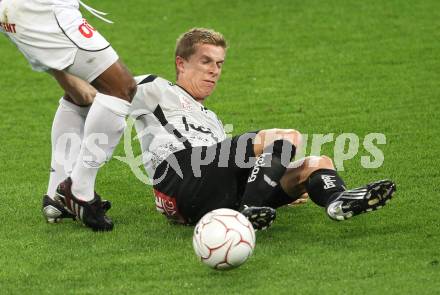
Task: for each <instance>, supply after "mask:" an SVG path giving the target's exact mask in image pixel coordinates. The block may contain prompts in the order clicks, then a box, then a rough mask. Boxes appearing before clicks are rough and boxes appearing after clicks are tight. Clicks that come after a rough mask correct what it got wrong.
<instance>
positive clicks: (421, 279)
mask: <svg viewBox="0 0 440 295" xmlns="http://www.w3.org/2000/svg"><path fill="white" fill-rule="evenodd" d="M87 3H88V4H89V5H91V6H93V7H95V8H98V9H100V10H103V11H107V12H110V15H109V17H110V19H112V20H114V21H115V24H114V25H107V24H105V23H103V22H100V21H99V20H97V19H96V18H94V17H93V16H90V15H89V14H88V13H84V15H85V16H86V17H87V18H88V20H89V22H90V23H91V24H93V25H94V26H95V27H97V28H98V29H99V30H100V31H101V32H102V33H103V35H104V36H106V38H107V39H109V41H111V43H112V45H113V46H114V48H115V49H116V50H117V51H118V53H119V54H120V56H121V57H122V59H123V60H124V61H125V63H126V64H127V65H128V67H129V68H130V69H131V70H132V72H133V73H134V74H144V73H155V74H158V75H161V76H163V77H166V78H168V79H171V80H172V79H173V78H174V66H173V50H174V43H175V39H176V38H177V36H178V35H179V34H180V33H182V32H183V31H185V30H187V29H189V28H191V27H195V26H203V27H211V28H215V29H216V30H218V31H221V32H223V33H224V35H225V36H226V37H227V39H228V41H229V43H230V49H229V51H228V54H227V60H226V64H225V66H224V71H223V76H222V79H221V80H220V83H219V85H218V88H217V90H216V92H215V93H214V95H213V96H212V97H211V98H210V99H209V100H208V102H207V106H208V107H209V108H210V109H212V110H214V111H215V112H217V113H218V114H219V116H220V118H221V119H222V120H223V122H224V123H228V124H233V125H234V131H233V134H239V133H241V132H244V131H247V130H255V129H260V128H273V127H279V128H295V129H298V130H300V131H301V132H303V133H307V134H313V133H320V134H327V133H334V134H335V135H339V134H341V133H344V132H349V133H355V134H357V135H358V136H359V137H360V138H361V139H362V138H363V137H364V136H365V135H367V134H368V133H371V132H379V133H383V134H385V135H386V139H387V143H386V144H385V145H381V146H380V148H381V150H382V151H383V153H384V156H385V161H384V163H383V165H382V166H381V167H380V168H377V169H365V168H363V167H362V165H361V156H364V155H368V153H367V152H366V151H365V149H364V148H362V147H361V148H360V150H359V153H358V154H357V155H356V156H355V157H354V158H353V159H351V160H349V161H346V162H345V163H344V164H345V170H344V171H341V175H342V176H343V177H344V178H345V180H346V182H347V184H348V185H349V186H352V187H354V186H359V185H363V184H364V183H366V182H369V181H372V180H375V179H382V178H391V179H393V180H394V181H396V183H397V188H398V191H397V193H396V195H395V198H394V199H393V201H392V202H391V203H390V205H389V206H387V207H386V208H384V209H383V210H380V211H378V212H373V213H371V214H365V215H361V216H359V217H356V218H353V219H352V220H349V221H346V222H340V223H338V222H333V221H331V220H330V219H329V218H327V217H326V215H325V213H324V211H323V210H322V209H321V208H318V207H317V206H315V205H313V204H312V202H309V203H307V204H306V205H304V206H301V207H297V208H282V209H280V210H279V211H278V216H279V217H278V219H277V221H276V223H275V224H274V226H273V227H272V228H271V229H270V230H268V231H266V232H259V233H258V234H257V244H256V248H255V252H254V255H253V256H252V257H251V259H250V260H249V261H248V262H247V263H246V264H245V265H243V266H242V267H240V268H238V269H235V270H232V271H228V272H218V271H213V270H210V269H208V268H207V267H205V266H204V265H202V264H200V263H199V262H198V261H197V260H196V257H195V255H194V254H193V250H192V245H191V237H192V228H191V227H182V226H175V225H171V224H169V223H168V222H167V221H166V220H165V218H163V217H162V216H161V215H159V214H158V213H156V211H155V208H154V202H153V197H152V193H151V188H150V187H147V186H145V185H144V184H142V183H141V182H140V181H138V180H137V179H136V178H135V177H134V176H133V174H132V172H131V170H130V169H129V168H128V166H127V165H126V164H124V163H122V162H120V161H118V160H112V161H111V162H110V163H108V164H107V165H106V166H105V168H103V169H102V170H101V171H100V173H99V175H98V181H97V190H98V191H99V192H100V193H101V194H102V195H103V196H105V197H106V198H108V199H110V200H112V201H113V205H114V207H113V209H112V210H111V211H110V216H111V217H112V218H113V219H114V221H115V226H116V227H115V230H114V231H113V232H111V233H104V234H97V233H93V232H91V231H90V230H88V229H86V228H84V227H82V226H80V225H79V224H77V223H74V222H69V221H68V222H64V223H62V224H56V225H50V224H46V223H45V222H44V221H43V218H42V216H41V213H40V202H41V196H42V194H43V193H44V192H45V189H46V183H47V178H48V170H49V161H50V127H51V122H52V118H53V115H54V112H55V110H56V107H57V102H58V99H59V97H60V96H61V95H62V92H61V90H60V89H59V88H58V87H57V84H56V83H55V81H54V80H53V79H51V78H50V77H49V76H48V75H46V74H41V73H35V72H32V71H31V70H30V68H29V66H28V65H27V63H26V61H25V59H24V58H23V57H22V56H21V54H20V53H19V52H18V51H17V50H16V49H15V47H14V46H13V45H12V44H11V43H10V42H9V41H7V39H6V38H4V37H3V36H2V37H0V53H1V56H0V74H1V78H0V96H1V99H0V104H1V111H0V132H1V133H0V135H1V137H0V138H1V141H0V142H1V144H0V168H1V169H0V171H1V172H0V173H1V175H0V201H1V202H0V293H1V294H9V293H14V294H50V293H52V294H54V293H67V294H98V293H102V294H440V263H439V261H440V237H439V235H440V226H439V216H440V215H439V212H440V211H439V209H440V208H439V207H440V206H439V204H440V201H439V200H440V199H439V179H440V177H439V175H440V173H439V166H440V160H439V156H438V151H439V146H440V137H439V135H440V134H439V130H440V116H439V108H440V89H439V85H440V84H439V81H440V23H439V20H440V2H439V1H437V0H425V1H421V0H420V1H418V0H414V1H400V0H390V1H381V0H370V1H355V0H337V1H317V0H311V1H297V0H294V1H288V0H283V1H282V0H279V1H277V0H275V1H264V0H255V1H244V0H238V1H220V0H207V1H195V0H182V1H158V0H151V1H150V0H148V1H147V0H145V1H141V0H127V1H123V2H121V1H98V0H93V1H87ZM309 143H310V142H309ZM333 146H334V144H331V143H328V144H325V145H324V147H323V153H325V154H327V155H329V156H333ZM361 146H362V145H361ZM115 155H117V156H123V155H124V150H123V148H122V145H120V146H119V147H118V149H117V150H116V152H115Z"/></svg>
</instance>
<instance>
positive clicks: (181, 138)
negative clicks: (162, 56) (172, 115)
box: [153, 105, 191, 149]
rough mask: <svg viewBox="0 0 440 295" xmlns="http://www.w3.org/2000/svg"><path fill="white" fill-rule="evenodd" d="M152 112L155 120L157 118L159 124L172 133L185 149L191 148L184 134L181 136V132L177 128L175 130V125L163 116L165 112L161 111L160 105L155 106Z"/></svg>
mask: <svg viewBox="0 0 440 295" xmlns="http://www.w3.org/2000/svg"><path fill="white" fill-rule="evenodd" d="M153 114H154V116H155V117H156V118H157V120H159V122H160V125H162V126H163V127H164V128H165V130H166V131H168V132H169V133H170V134H173V135H174V136H175V137H176V138H177V139H178V140H179V141H180V142H181V143H183V146H184V147H185V148H186V149H190V148H191V143H190V142H189V140H188V139H187V138H186V137H185V136H183V135H182V133H180V132H179V130H177V129H176V127H174V126H173V124H170V123H169V122H168V120H167V118H165V114H164V113H163V110H162V108H161V107H160V105H158V106H157V107H156V109H155V110H154V112H153Z"/></svg>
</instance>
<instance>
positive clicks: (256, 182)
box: [240, 139, 296, 209]
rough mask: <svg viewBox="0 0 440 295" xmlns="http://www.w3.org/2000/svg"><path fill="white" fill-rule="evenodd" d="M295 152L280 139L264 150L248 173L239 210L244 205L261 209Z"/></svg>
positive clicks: (290, 145)
mask: <svg viewBox="0 0 440 295" xmlns="http://www.w3.org/2000/svg"><path fill="white" fill-rule="evenodd" d="M295 150H296V148H295V146H294V145H292V144H291V143H290V142H289V141H287V140H282V139H280V140H276V141H274V142H273V144H271V145H269V146H268V147H266V148H265V149H264V151H263V153H262V154H261V155H260V156H259V157H258V158H257V160H256V161H255V165H254V167H253V169H252V170H251V172H250V173H249V177H248V180H247V184H246V188H245V191H244V194H243V198H242V201H241V206H240V209H243V207H244V205H247V206H257V207H261V206H263V204H264V203H265V202H266V200H268V199H270V197H271V195H272V194H273V193H274V192H275V188H276V187H277V186H278V185H279V181H280V179H281V177H282V176H283V175H284V172H285V171H286V169H287V166H288V165H289V163H290V160H291V159H292V158H293V157H294V156H295Z"/></svg>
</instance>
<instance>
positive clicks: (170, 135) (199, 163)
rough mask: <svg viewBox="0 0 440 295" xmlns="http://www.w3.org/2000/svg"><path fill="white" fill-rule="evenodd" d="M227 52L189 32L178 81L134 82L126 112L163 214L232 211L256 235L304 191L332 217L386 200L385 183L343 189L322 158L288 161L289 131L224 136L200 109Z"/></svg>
mask: <svg viewBox="0 0 440 295" xmlns="http://www.w3.org/2000/svg"><path fill="white" fill-rule="evenodd" d="M226 49H227V44H226V41H225V39H224V37H223V36H222V35H221V34H220V33H218V32H214V31H212V30H208V29H192V30H190V31H188V32H186V33H184V34H183V35H182V36H180V38H179V39H178V40H177V46H176V52H175V65H176V75H177V79H176V83H171V82H169V81H167V80H165V79H163V78H160V77H157V76H154V75H144V76H139V77H136V78H135V79H136V81H137V84H138V86H137V88H138V90H137V94H136V95H135V97H134V99H133V101H132V105H131V109H130V113H131V116H132V117H133V118H135V119H136V123H135V127H136V130H137V133H138V137H139V139H140V143H141V148H142V153H143V158H144V163H145V169H146V171H147V173H148V175H149V176H150V178H151V179H153V188H154V195H155V199H156V207H157V209H158V210H159V211H160V212H161V213H163V214H165V215H166V216H167V217H168V218H169V219H171V220H173V221H175V222H178V223H182V224H195V223H196V222H197V221H198V220H199V219H200V218H201V217H202V216H203V215H204V214H205V213H207V212H209V211H211V210H214V209H217V208H231V209H235V210H238V211H240V212H242V213H243V214H244V215H245V216H246V217H247V218H248V219H249V220H250V221H251V222H252V224H253V226H254V228H255V229H256V230H261V229H266V228H267V227H269V226H270V225H271V224H272V222H273V221H274V219H275V217H276V210H275V209H276V208H278V207H280V206H283V205H286V204H289V203H292V202H294V201H295V200H298V199H299V198H300V197H301V196H302V195H304V194H305V193H307V194H308V195H309V197H310V199H312V201H313V202H315V203H316V204H317V205H319V206H321V207H325V208H326V212H327V214H328V216H329V217H330V218H332V219H335V220H344V219H347V218H350V217H352V216H354V215H357V214H360V213H363V212H367V211H371V210H375V209H379V208H381V207H382V206H384V205H385V204H386V202H387V201H388V200H389V199H391V197H392V194H393V193H394V191H395V185H394V184H393V183H392V182H391V181H389V180H382V181H377V182H373V183H370V184H368V185H366V186H364V187H361V188H357V189H352V190H347V189H346V187H345V184H344V182H343V180H342V179H341V178H340V176H339V175H338V173H337V172H336V171H335V169H334V165H333V162H332V160H331V159H330V158H328V157H326V156H321V157H306V158H303V159H301V160H298V161H296V162H293V163H292V164H290V161H291V160H292V159H293V157H294V156H295V153H296V151H297V149H298V148H299V147H300V145H301V134H300V133H299V132H298V131H296V130H294V129H266V130H258V131H252V132H247V133H244V134H242V135H239V136H234V137H232V138H228V137H227V136H226V133H225V130H224V128H223V125H222V123H221V122H220V120H219V119H218V118H217V116H216V114H215V113H214V112H212V111H210V110H208V109H207V108H206V107H205V106H204V105H203V103H204V101H205V99H206V98H207V97H208V96H209V95H211V93H212V92H213V91H214V89H215V86H216V84H217V82H218V80H219V78H220V75H221V71H222V67H223V63H224V60H225V55H226ZM289 164H290V165H289Z"/></svg>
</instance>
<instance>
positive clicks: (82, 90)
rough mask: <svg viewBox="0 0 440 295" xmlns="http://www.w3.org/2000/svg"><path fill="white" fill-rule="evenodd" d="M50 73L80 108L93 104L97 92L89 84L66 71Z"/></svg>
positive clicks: (52, 71)
mask: <svg viewBox="0 0 440 295" xmlns="http://www.w3.org/2000/svg"><path fill="white" fill-rule="evenodd" d="M50 73H51V74H52V75H53V76H54V77H55V79H56V80H57V81H58V83H59V84H60V85H61V87H62V88H63V89H64V91H65V92H66V94H67V95H68V97H70V98H71V99H72V100H73V101H72V102H73V103H74V104H76V105H80V106H86V105H90V104H92V102H93V100H94V98H95V96H96V93H97V90H96V89H95V88H94V87H93V86H92V85H90V84H89V83H88V82H86V81H84V80H82V79H80V78H78V77H76V76H73V75H71V74H68V73H66V72H64V71H58V70H50ZM67 100H69V99H67Z"/></svg>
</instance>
